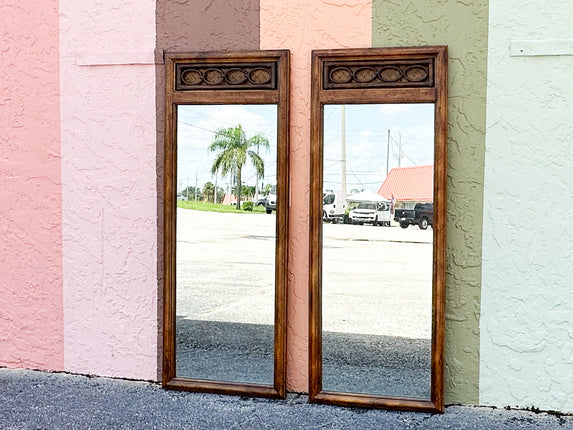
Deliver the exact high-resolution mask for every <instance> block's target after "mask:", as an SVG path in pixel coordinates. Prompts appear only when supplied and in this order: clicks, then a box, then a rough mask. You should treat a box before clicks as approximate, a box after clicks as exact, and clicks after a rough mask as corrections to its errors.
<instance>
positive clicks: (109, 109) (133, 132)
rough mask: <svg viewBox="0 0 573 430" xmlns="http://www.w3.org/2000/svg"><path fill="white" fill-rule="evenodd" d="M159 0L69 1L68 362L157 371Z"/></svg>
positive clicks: (86, 368)
mask: <svg viewBox="0 0 573 430" xmlns="http://www.w3.org/2000/svg"><path fill="white" fill-rule="evenodd" d="M155 3H156V2H155V0H125V1H122V2H118V1H116V0H100V1H98V2H77V1H75V0H60V31H61V37H60V40H61V45H60V48H61V115H62V181H63V185H62V193H63V207H62V218H63V274H64V315H65V316H64V327H65V329H64V344H65V369H66V370H67V371H71V372H78V373H90V374H98V375H107V376H121V377H126V378H138V379H156V378H157V369H158V353H157V351H158V350H157V297H158V286H157V246H158V244H157V224H156V217H157V192H156V149H155V144H156V135H155V130H156V129H155V65H154V64H153V51H154V48H155Z"/></svg>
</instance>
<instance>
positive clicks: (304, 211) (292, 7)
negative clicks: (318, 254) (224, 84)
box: [261, 0, 372, 392]
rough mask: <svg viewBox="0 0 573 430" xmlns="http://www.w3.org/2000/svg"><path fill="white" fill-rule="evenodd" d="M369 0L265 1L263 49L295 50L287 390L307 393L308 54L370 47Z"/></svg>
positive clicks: (292, 96)
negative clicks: (314, 50) (327, 50)
mask: <svg viewBox="0 0 573 430" xmlns="http://www.w3.org/2000/svg"><path fill="white" fill-rule="evenodd" d="M371 12H372V5H371V2H370V1H359V0H351V1H342V0H334V1H325V0H321V1H318V0H315V1H310V2H309V1H308V0H295V1H290V2H288V3H285V2H282V1H280V0H261V49H290V50H291V96H290V112H291V117H290V146H291V151H290V178H291V207H290V212H289V222H290V225H289V232H290V240H289V259H290V261H289V267H288V280H289V292H288V298H287V303H288V310H287V315H288V334H287V389H288V390H290V391H297V392H303V391H304V392H306V391H307V390H308V250H309V244H308V207H309V206H308V205H309V195H308V189H309V183H310V178H309V170H310V145H309V142H310V55H311V51H312V50H313V49H326V48H333V49H334V48H368V47H370V43H371V37H372V35H371V21H372V15H371Z"/></svg>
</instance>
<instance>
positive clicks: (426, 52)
mask: <svg viewBox="0 0 573 430" xmlns="http://www.w3.org/2000/svg"><path fill="white" fill-rule="evenodd" d="M447 61H448V59H447V46H426V47H398V48H365V49H335V50H316V51H313V52H312V79H311V82H312V88H311V92H312V100H311V138H310V140H311V166H310V167H311V171H310V177H311V184H310V262H309V288H310V297H309V401H310V402H313V403H326V404H333V405H341V406H355V407H369V408H387V409H399V410H417V411H427V412H443V410H444V331H445V288H446V287H445V275H446V272H445V267H446V183H447V177H446V168H447V158H446V156H447V154H446V145H447V125H448V120H447V110H448V104H447ZM404 65H409V66H419V67H421V68H423V69H424V70H425V71H426V74H425V76H424V75H422V76H421V78H420V76H418V77H416V79H411V80H408V79H407V78H405V77H403V78H398V80H392V79H387V80H383V79H382V78H381V77H380V75H379V74H378V75H377V76H376V77H373V78H371V77H366V78H364V77H363V78H362V79H361V77H360V76H358V79H356V77H357V72H359V71H360V69H361V68H364V67H372V68H374V69H375V70H378V69H380V68H381V67H385V66H389V67H395V68H399V67H400V66H402V69H403V70H404ZM340 67H342V68H344V69H345V70H346V72H344V71H343V73H342V76H338V77H337V76H336V75H333V73H332V72H333V71H334V70H335V69H337V68H340ZM377 68H378V69H377ZM349 70H350V71H351V72H350V73H349V72H348V71H349ZM371 70H372V69H371ZM405 74H406V72H405V71H403V72H402V75H405ZM369 78H371V79H369ZM384 103H388V104H390V103H433V104H434V106H435V108H434V109H435V110H434V124H435V125H434V227H433V228H434V230H433V239H434V241H433V273H432V340H431V345H432V351H431V395H430V399H429V400H424V399H418V398H409V397H394V396H382V395H370V394H362V393H344V392H336V391H324V390H323V389H322V189H323V121H324V105H325V104H384Z"/></svg>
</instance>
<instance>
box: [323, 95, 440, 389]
mask: <svg viewBox="0 0 573 430" xmlns="http://www.w3.org/2000/svg"><path fill="white" fill-rule="evenodd" d="M323 109H324V111H323V121H324V122H323V144H324V152H323V157H324V159H323V206H322V209H323V210H322V213H323V230H322V232H323V233H322V235H323V239H322V241H323V242H322V243H323V251H322V389H323V390H325V391H335V392H345V393H364V394H374V395H382V396H391V397H392V396H394V397H411V398H422V399H428V398H429V397H430V395H431V338H432V264H433V263H432V262H433V255H432V254H433V229H432V222H433V163H434V104H430V103H426V104H354V105H332V104H327V105H324V107H323Z"/></svg>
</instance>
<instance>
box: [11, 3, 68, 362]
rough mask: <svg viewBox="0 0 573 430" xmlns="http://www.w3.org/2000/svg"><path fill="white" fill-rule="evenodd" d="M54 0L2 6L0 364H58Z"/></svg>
mask: <svg viewBox="0 0 573 430" xmlns="http://www.w3.org/2000/svg"><path fill="white" fill-rule="evenodd" d="M58 51H59V48H58V1H57V0H43V1H42V2H37V1H33V0H5V1H2V2H1V3H0V130H1V133H0V366H9V367H28V368H36V369H50V370H61V369H62V368H63V310H62V253H61V245H62V229H61V208H62V195H61V190H60V126H59V124H60V117H59V106H58V102H57V100H58V96H59V59H58V56H59V53H58Z"/></svg>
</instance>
